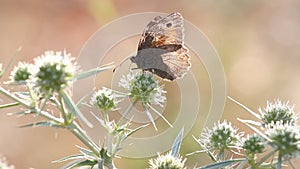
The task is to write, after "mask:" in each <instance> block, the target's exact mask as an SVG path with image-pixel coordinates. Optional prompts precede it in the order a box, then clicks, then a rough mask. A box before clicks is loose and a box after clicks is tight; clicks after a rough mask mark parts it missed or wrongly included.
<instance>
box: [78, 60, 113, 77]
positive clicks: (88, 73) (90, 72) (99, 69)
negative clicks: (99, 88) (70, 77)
mask: <svg viewBox="0 0 300 169" xmlns="http://www.w3.org/2000/svg"><path fill="white" fill-rule="evenodd" d="M112 64H113V63H109V64H106V65H102V66H101V67H97V68H94V69H90V70H88V71H85V72H82V73H79V74H76V75H75V77H74V80H79V79H84V78H87V77H89V76H93V75H96V74H98V73H100V72H103V71H105V70H107V69H112V68H113V67H114V66H113V65H112Z"/></svg>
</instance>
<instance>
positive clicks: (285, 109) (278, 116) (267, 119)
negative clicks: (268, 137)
mask: <svg viewBox="0 0 300 169" xmlns="http://www.w3.org/2000/svg"><path fill="white" fill-rule="evenodd" d="M259 112H260V114H261V120H262V122H263V126H267V125H269V124H271V123H276V122H278V121H282V122H283V123H284V124H291V125H294V124H295V122H296V121H297V118H298V117H297V115H296V114H295V112H294V106H290V105H289V102H288V101H287V102H281V100H279V99H277V100H275V102H274V103H272V102H267V106H266V107H265V108H264V109H261V108H259Z"/></svg>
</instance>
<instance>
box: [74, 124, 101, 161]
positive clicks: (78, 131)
mask: <svg viewBox="0 0 300 169" xmlns="http://www.w3.org/2000/svg"><path fill="white" fill-rule="evenodd" d="M70 129H71V132H72V133H73V134H74V135H75V136H76V137H77V138H78V139H79V140H80V141H81V142H82V143H83V144H84V145H86V146H87V147H88V148H89V149H90V150H92V151H93V153H95V154H96V155H98V154H99V152H100V148H99V147H98V146H97V145H96V144H95V143H94V142H93V141H92V140H91V139H90V138H89V137H88V136H87V134H86V133H85V132H84V131H83V129H82V128H81V127H80V126H79V125H78V124H77V123H76V122H75V121H73V123H72V125H71V128H70Z"/></svg>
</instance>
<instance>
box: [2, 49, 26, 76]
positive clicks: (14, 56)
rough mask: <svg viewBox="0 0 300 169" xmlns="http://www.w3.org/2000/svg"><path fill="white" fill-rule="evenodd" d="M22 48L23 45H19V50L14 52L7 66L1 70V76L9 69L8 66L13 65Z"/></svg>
mask: <svg viewBox="0 0 300 169" xmlns="http://www.w3.org/2000/svg"><path fill="white" fill-rule="evenodd" d="M21 50H22V47H19V48H18V49H17V51H16V52H15V53H14V54H13V56H12V57H11V58H10V60H9V62H8V64H7V66H6V67H5V68H4V69H3V70H2V71H0V78H1V77H2V76H3V74H4V73H5V72H6V71H7V70H8V68H9V67H10V66H11V64H12V63H13V61H14V60H15V58H16V57H17V55H18V54H19V53H20V51H21Z"/></svg>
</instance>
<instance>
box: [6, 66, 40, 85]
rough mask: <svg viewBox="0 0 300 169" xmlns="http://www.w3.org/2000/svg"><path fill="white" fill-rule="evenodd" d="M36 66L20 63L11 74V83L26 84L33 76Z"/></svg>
mask: <svg viewBox="0 0 300 169" xmlns="http://www.w3.org/2000/svg"><path fill="white" fill-rule="evenodd" d="M33 71H34V66H33V65H32V64H28V63H25V62H19V63H18V65H17V66H15V67H14V69H13V70H12V71H11V73H10V76H9V78H10V82H13V83H17V84H24V83H25V82H26V81H27V80H29V79H30V76H31V75H32V74H33Z"/></svg>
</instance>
